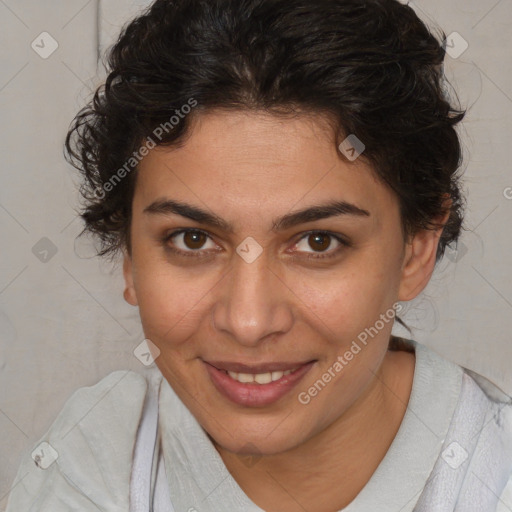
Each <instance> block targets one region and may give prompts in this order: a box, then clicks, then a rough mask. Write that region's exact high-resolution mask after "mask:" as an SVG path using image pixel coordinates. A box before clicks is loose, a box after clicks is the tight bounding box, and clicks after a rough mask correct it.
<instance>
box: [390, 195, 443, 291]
mask: <svg viewBox="0 0 512 512" xmlns="http://www.w3.org/2000/svg"><path fill="white" fill-rule="evenodd" d="M447 201H449V202H448V205H447V206H448V210H447V211H446V213H445V214H444V215H443V216H442V217H440V218H439V219H436V222H438V223H439V226H440V227H439V228H437V229H435V230H434V229H430V230H421V231H418V232H417V233H416V234H415V235H414V237H413V238H412V240H410V241H409V242H407V244H406V247H405V257H404V261H403V265H402V277H401V280H400V287H399V291H398V300H399V301H408V300H412V299H414V298H415V297H417V296H418V295H419V294H420V293H421V291H422V290H423V289H424V288H425V287H426V286H427V284H428V282H429V281H430V278H431V277H432V273H433V272H434V267H435V264H436V254H437V247H438V245H439V239H440V238H441V234H442V232H443V229H444V226H445V224H446V222H447V221H448V218H449V216H450V209H449V207H450V205H451V200H447Z"/></svg>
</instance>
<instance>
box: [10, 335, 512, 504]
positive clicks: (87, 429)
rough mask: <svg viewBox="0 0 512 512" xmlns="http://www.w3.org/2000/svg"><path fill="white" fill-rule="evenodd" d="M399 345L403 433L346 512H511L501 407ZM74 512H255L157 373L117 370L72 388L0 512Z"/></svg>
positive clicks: (505, 415) (424, 353)
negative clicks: (407, 364)
mask: <svg viewBox="0 0 512 512" xmlns="http://www.w3.org/2000/svg"><path fill="white" fill-rule="evenodd" d="M408 344H409V345H410V346H411V348H414V350H415V353H416V366H415V373H414V381H413V386H412V391H411V397H410V399H409V403H408V407H407V410H406V413H405V416H404V418H403V421H402V424H401V426H400V428H399V431H398V433H397V435H396V437H395V439H394V440H393V443H392V444H391V446H390V448H389V450H388V452H387V454H386V456H385V457H384V459H383V460H382V461H381V463H380V465H379V466H378V468H377V470H376V471H375V472H374V474H373V475H372V477H371V478H370V480H369V481H368V483H367V484H366V486H365V487H364V488H363V489H362V491H361V492H360V493H359V494H358V496H357V497H356V498H355V499H354V500H353V501H352V503H350V505H348V506H347V507H345V508H344V509H343V512H369V511H372V512H373V511H377V510H378V511H379V512H427V511H428V512H431V511H435V512H444V511H452V512H453V511H455V512H459V511H460V512H507V511H508V512H510V511H511V510H512V402H511V400H510V398H509V397H507V396H506V395H505V394H504V393H502V392H501V391H500V390H499V389H498V388H496V387H495V386H494V385H493V384H491V383H490V382H489V381H488V380H486V379H484V378H483V377H480V376H478V375H476V374H474V373H473V372H470V371H469V370H465V369H463V368H461V367H459V366H457V365H456V364H454V363H451V362H449V361H447V360H445V359H444V358H442V357H440V356H439V355H438V354H436V353H435V352H433V351H432V350H430V349H429V348H427V347H426V346H424V345H421V344H419V343H416V342H414V341H408ZM139 426H140V428H139ZM143 426H145V428H143ZM43 441H46V442H48V443H49V444H50V445H51V446H52V447H53V448H54V450H55V451H56V452H57V453H58V457H57V458H56V460H55V462H53V463H52V464H51V465H50V466H49V467H48V468H47V469H41V468H40V467H38V466H37V465H36V464H35V462H34V460H33V458H32V456H31V453H32V451H33V450H34V449H35V448H36V447H37V446H38V445H39V444H40V443H41V442H43ZM49 460H51V458H50V459H49ZM43 461H44V457H43ZM255 463H257V461H255ZM43 465H44V464H43ZM132 466H133V467H132ZM132 470H133V471H132ZM130 490H131V498H132V500H131V501H132V503H131V507H130ZM150 503H153V507H154V508H151V506H150ZM71 510H80V511H85V512H88V511H91V512H92V511H95V512H97V511H98V510H100V511H103V512H117V511H119V512H120V511H125V512H129V511H130V512H139V511H148V510H154V512H228V511H229V512H231V511H234V512H236V511H240V512H264V511H263V510H262V509H261V508H259V507H258V506H257V505H255V504H254V503H253V502H252V501H251V500H250V499H249V497H248V496H247V495H246V494H245V493H244V492H243V490H242V489H241V488H240V486H239V485H238V484H237V482H236V481H235V480H234V478H233V477H232V476H231V474H230V473H229V471H228V470H227V468H226V466H225V465H224V462H223V461H222V458H221V457H220V455H219V454H218V452H217V450H216V449H215V447H214V446H213V444H212V443H211V441H210V439H209V438H208V436H207V434H206V432H205V431H204V430H203V428H202V427H201V426H200V424H199V423H198V422H197V420H196V419H195V417H194V416H193V415H192V414H191V413H190V411H189V410H188V409H187V408H186V407H185V405H184V404H183V403H182V402H181V400H180V399H179V398H178V396H177V395H176V393H175V392H174V391H173V389H172V388H171V386H170V385H169V384H168V382H167V381H166V380H165V379H163V378H162V375H161V373H160V371H159V370H158V369H157V368H155V369H154V371H153V372H152V373H151V374H149V375H148V379H147V380H146V378H145V377H144V376H142V375H139V374H137V373H135V372H132V371H126V372H125V371H116V372H113V373H111V374H109V375H108V376H107V377H105V378H104V379H102V380H101V381H100V382H98V383H97V384H96V385H95V386H91V387H86V388H80V389H79V390H77V391H76V392H75V393H74V394H73V395H72V396H71V397H70V399H69V400H68V401H67V402H66V404H65V406H64V408H63V409H62V411H61V412H60V414H59V415H58V417H57V419H56V420H55V422H54V423H53V425H52V426H51V427H50V429H49V431H48V432H47V433H46V434H45V435H44V436H43V437H42V438H41V439H40V440H39V441H38V443H36V445H35V446H33V447H31V449H30V450H28V451H27V453H26V454H25V456H24V457H23V460H22V463H21V465H20V469H19V471H18V475H17V477H16V479H15V481H14V483H13V489H12V491H11V495H10V498H9V502H8V506H7V510H6V512H25V511H27V512H64V511H66V512H68V511H71Z"/></svg>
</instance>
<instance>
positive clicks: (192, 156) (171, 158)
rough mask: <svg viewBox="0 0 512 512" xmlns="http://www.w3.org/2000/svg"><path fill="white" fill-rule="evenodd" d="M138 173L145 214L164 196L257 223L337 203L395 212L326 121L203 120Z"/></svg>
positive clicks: (224, 114)
mask: <svg viewBox="0 0 512 512" xmlns="http://www.w3.org/2000/svg"><path fill="white" fill-rule="evenodd" d="M138 172H139V176H138V180H137V181H138V184H137V188H136V193H135V196H136V197H135V200H136V202H137V203H138V205H139V207H141V208H143V207H144V206H145V205H147V203H148V202H150V201H154V200H155V199H156V198H160V197H162V196H167V197H173V198H177V199H182V200H187V201H188V202H193V203H195V204H200V203H201V202H203V203H205V204H206V205H207V206H208V207H209V208H210V209H212V210H218V209H219V208H221V209H222V208H231V207H234V206H235V205H239V206H244V207H245V212H246V213H247V214H251V215H253V216H254V215H255V216H256V217H258V215H261V213H262V212H263V210H264V209H265V208H266V209H268V210H269V213H275V214H277V213H282V210H283V209H284V210H286V209H292V208H293V207H294V206H296V207H297V208H298V207H302V206H305V205H308V204H319V203H321V202H325V201H326V200H331V201H332V200H339V199H341V200H344V201H347V202H350V203H352V204H355V205H357V206H359V207H361V208H365V209H373V210H376V209H377V210H378V209H379V208H381V209H388V210H389V209H390V208H391V209H392V210H393V209H395V208H396V207H397V205H396V199H395V197H394V194H393V193H392V192H391V191H390V190H389V189H388V188H387V187H386V186H385V185H383V184H382V183H381V182H380V180H378V179H377V178H376V176H375V173H374V171H373V169H372V168H371V167H370V166H369V165H368V164H367V162H366V161H365V160H364V159H363V158H358V159H357V160H356V161H354V162H349V161H348V160H346V159H345V158H344V157H343V156H342V155H341V154H340V153H339V150H338V148H337V145H336V134H335V133H334V131H333V128H332V124H331V123H329V120H328V119H327V118H326V117H324V116H322V115H316V116H315V115H311V114H310V115H297V116H294V117H278V116H275V115H272V114H268V113H261V112H246V111H213V112H208V113H204V114H200V115H199V116H197V117H196V118H194V119H193V121H192V123H191V125H190V127H189V132H188V134H187V137H186V138H185V139H184V143H183V145H182V146H180V147H176V148H166V147H162V146H157V147H156V148H155V149H153V150H151V151H150V152H149V154H148V155H147V156H146V157H144V159H143V160H142V161H141V163H140V164H139V166H138ZM278 206H279V207H280V209H279V210H276V209H275V208H277V207H278ZM270 210H272V212H270ZM233 213H234V211H233Z"/></svg>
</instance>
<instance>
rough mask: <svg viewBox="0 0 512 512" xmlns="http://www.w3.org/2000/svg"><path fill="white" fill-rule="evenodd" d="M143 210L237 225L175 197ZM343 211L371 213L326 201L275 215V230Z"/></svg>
mask: <svg viewBox="0 0 512 512" xmlns="http://www.w3.org/2000/svg"><path fill="white" fill-rule="evenodd" d="M143 212H144V213H145V214H150V215H172V214H176V215H180V216H181V217H186V218H187V219H191V220H194V221H196V222H198V223H200V224H206V225H209V226H212V227H215V228H218V229H220V230H222V231H225V232H227V233H233V231H234V229H233V226H232V225H231V224H230V223H228V222H227V221H225V220H224V219H223V218H222V217H219V216H218V215H215V214H214V213H209V212H207V211H206V210H203V209H202V208H199V207H197V206H193V205H190V204H187V203H183V202H180V201H174V200H172V199H157V200H156V201H154V202H153V203H151V204H150V205H149V206H147V207H146V208H144V210H143ZM341 215H350V216H356V217H370V216H371V215H370V212H369V211H367V210H364V209H362V208H359V207H357V206H355V205H354V204H351V203H348V202H346V201H332V202H330V203H326V204H323V205H315V206H310V207H308V208H305V209H303V210H299V211H296V212H292V213H288V214H286V215H284V216H283V217H280V218H278V219H274V220H273V222H272V231H284V230H286V229H289V228H292V227H294V226H298V225H300V224H304V223H306V222H313V221H316V220H321V219H326V218H329V217H339V216H341Z"/></svg>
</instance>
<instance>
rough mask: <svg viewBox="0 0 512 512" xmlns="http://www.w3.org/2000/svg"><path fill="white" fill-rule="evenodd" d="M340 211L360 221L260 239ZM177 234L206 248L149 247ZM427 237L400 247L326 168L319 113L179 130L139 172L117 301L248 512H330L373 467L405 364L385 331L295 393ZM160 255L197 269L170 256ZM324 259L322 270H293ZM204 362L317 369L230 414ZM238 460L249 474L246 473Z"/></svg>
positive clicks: (411, 272) (365, 180)
mask: <svg viewBox="0 0 512 512" xmlns="http://www.w3.org/2000/svg"><path fill="white" fill-rule="evenodd" d="M157 199H172V200H175V201H180V202H183V203H188V204H191V205H194V206H196V207H199V208H202V209H204V210H206V211H208V212H209V213H214V214H215V215H217V216H219V217H221V218H222V219H224V220H225V221H226V222H228V223H230V224H232V227H233V230H232V232H228V231H224V230H223V229H220V228H218V227H212V226H209V225H205V224H203V223H202V222H198V221H195V220H191V219H188V218H185V217H183V216H180V215H177V214H170V213H169V214H166V215H164V214H149V213H145V212H144V209H145V208H146V207H147V206H149V205H150V204H151V203H153V202H154V201H155V200H157ZM340 199H343V200H345V201H347V202H349V203H352V204H354V205H356V206H357V207H359V208H362V209H365V210H367V211H368V212H369V214H370V215H369V216H356V215H339V216H331V217H329V218H324V219H320V220H314V221H310V222H305V223H302V224H300V225H297V226H294V227H290V228H289V229H286V230H284V231H279V232H276V231H273V230H272V225H273V220H274V219H277V218H279V217H281V216H284V215H286V214H288V213H290V212H295V211H298V210H301V209H304V208H307V207H310V206H313V205H322V204H326V203H329V202H330V201H333V200H340ZM439 220H440V221H441V222H445V221H446V217H445V218H443V219H439ZM180 228H189V229H201V230H203V231H205V232H206V233H207V236H199V237H197V238H193V237H190V234H189V235H186V236H184V235H183V234H182V235H177V236H176V237H174V238H171V239H169V240H168V241H167V242H162V238H163V237H164V236H165V235H166V234H170V233H172V232H173V231H175V230H177V229H180ZM310 230H317V231H318V230H323V231H329V232H332V233H333V234H338V235H340V236H342V237H345V238H346V239H348V240H349V241H350V246H343V245H342V244H340V243H339V242H337V241H336V239H335V238H333V237H329V236H327V237H326V238H325V239H323V240H322V239H321V240H320V242H315V239H314V238H313V239H312V238H311V237H309V235H308V234H307V232H308V231H310ZM440 234H441V229H439V230H437V231H434V230H430V231H421V232H418V233H417V234H416V235H415V236H414V238H412V239H411V240H404V236H403V233H402V230H401V224H400V216H399V205H398V202H397V199H396V197H395V196H394V194H393V193H392V192H391V191H390V190H389V189H388V188H387V187H386V186H385V185H383V184H382V183H381V182H380V181H378V180H377V179H376V177H375V175H374V173H373V171H372V169H371V167H370V166H369V165H368V163H367V162H365V160H364V158H363V157H360V158H358V159H357V160H356V161H355V162H349V161H348V160H347V159H345V158H344V157H343V156H341V155H340V153H339V152H338V151H337V146H336V144H335V142H334V138H333V134H332V129H330V128H329V124H328V123H327V121H326V118H324V117H321V116H319V115H307V116H306V115H300V116H296V117H293V118H280V117H276V116H273V115H270V114H265V113H261V112H250V113H249V112H242V111H231V112H229V111H210V112H208V113H203V114H201V115H200V116H197V117H196V118H194V120H193V123H192V124H191V131H190V136H189V137H188V138H187V139H186V141H185V143H184V145H183V146H182V147H181V148H172V149H170V148H162V147H157V148H155V149H154V150H152V151H150V153H149V154H148V155H147V156H146V157H145V158H144V160H143V161H142V162H141V163H140V165H139V170H138V177H137V185H136V188H135V193H134V199H133V216H132V224H131V254H129V253H128V252H126V253H125V258H124V265H123V271H124V277H125V282H126V289H125V292H124V297H125V299H126V300H127V302H129V303H130V304H132V305H137V306H138V307H139V311H140V316H141V321H142V324H143V329H144V333H145V335H146V337H147V338H149V339H150V340H151V341H152V342H153V343H154V344H155V345H156V346H157V347H158V349H159V350H160V355H159V357H158V358H157V359H156V361H155V362H156V364H157V365H158V367H159V369H160V370H161V372H162V374H163V376H164V377H165V378H166V379H167V380H168V382H169V384H170V385H171V386H172V387H173V389H174V390H175V391H176V393H177V394H178V396H179V397H180V399H181V400H182V401H183V403H184V404H185V405H186V406H187V407H188V408H189V410H190V411H191V412H192V414H193V415H194V416H195V417H196V418H197V420H198V422H199V423H200V424H201V425H202V427H203V428H204V429H205V430H206V432H207V433H208V435H209V436H210V439H211V440H212V442H213V443H214V445H215V447H216V449H217V451H218V452H219V454H220V456H221V457H222V459H223V461H224V463H225V464H226V466H227V468H228V469H229V471H230V472H231V474H232V475H233V477H234V478H235V480H236V481H237V482H238V483H239V485H240V487H241V488H242V489H243V490H244V492H245V493H246V494H247V495H248V496H249V497H250V498H251V499H252V500H253V501H254V502H255V503H256V504H257V505H259V506H260V507H261V508H263V509H264V510H267V511H269V512H274V511H275V512H277V511H279V512H282V511H283V510H285V511H287V512H288V511H290V512H295V511H301V512H303V511H304V510H315V511H317V512H323V511H324V512H332V511H333V510H339V509H341V508H343V507H345V506H346V505H348V504H349V503H350V502H351V501H352V500H353V499H354V498H355V497H356V495H357V494H358V493H359V491H360V490H361V489H362V488H363V487H364V485H365V484H366V483H367V482H368V480H369V479H370V477H371V475H372V474H373V472H374V471H375V469H376V468H377V466H378V464H379V463H380V461H381V460H382V458H383V457H384V455H385V454H386V452H387V450H388V448H389V446H390V444H391V442H392V441H393V439H394V437H395V435H396V433H397V431H398V428H399V426H400V423H401V421H402V419H403V415H404V413H405V410H406V406H407V402H408V400H409V396H410V392H411V387H412V380H413V375H414V364H415V359H414V354H411V353H408V352H402V351H389V350H388V342H389V339H390V335H391V328H392V322H388V323H386V324H385V327H384V328H383V329H382V330H381V331H379V333H378V335H376V336H375V337H373V338H372V339H371V341H370V342H369V343H368V344H367V345H366V346H365V347H364V348H363V350H361V352H360V353H358V354H357V355H356V356H354V358H353V359H352V360H351V361H350V362H349V364H347V365H346V366H345V367H344V368H343V370H342V371H341V372H339V373H338V374H337V376H336V377H335V378H333V379H332V380H331V382H329V383H328V384H327V385H326V386H325V388H324V389H322V391H321V392H320V393H318V394H317V396H315V397H314V398H312V399H311V401H310V402H309V403H308V404H307V405H305V404H302V403H300V402H299V400H298V399H297V395H298V393H299V392H301V391H307V389H308V388H309V387H310V386H312V385H313V383H314V382H315V381H317V380H318V379H319V378H321V376H322V374H323V373H325V372H326V371H327V369H328V368H329V367H332V365H333V363H334V362H335V361H336V360H337V357H338V356H339V355H343V354H344V353H345V352H346V351H347V350H348V348H349V347H350V345H351V343H352V341H353V340H355V339H357V336H358V334H359V333H361V332H362V331H364V330H365V328H368V327H370V326H373V325H374V324H375V322H376V321H377V320H378V319H379V318H380V315H381V314H382V313H385V312H386V311H388V310H389V309H390V308H392V306H393V304H395V303H396V302H397V301H408V300H411V299H413V298H414V297H415V296H417V295H418V294H419V293H420V292H421V291H422V290H423V289H424V287H425V286H426V284H427V283H428V281H429V279H430V276H431V274H432V271H433V269H434V265H435V255H436V249H437V245H438V241H439V236H440ZM249 236H250V237H252V238H254V239H255V240H256V241H257V242H258V244H259V245H260V246H261V247H262V249H263V252H262V253H261V255H260V256H259V257H258V258H257V259H256V260H255V261H253V262H252V263H247V262H246V261H245V260H244V259H242V258H241V257H240V256H239V255H238V253H237V252H236V248H237V247H238V246H239V245H240V244H241V243H242V242H243V241H244V240H245V239H246V237H249ZM322 244H324V245H322ZM166 247H167V249H166ZM169 247H175V248H177V249H181V250H182V251H187V252H188V253H189V254H191V253H194V254H197V252H198V251H199V252H202V254H203V256H205V257H204V258H201V257H194V256H180V255H176V254H173V253H172V252H170V250H169V249H168V248H169ZM336 251H338V252H337V255H335V256H334V257H332V258H324V259H314V258H310V259H308V256H311V255H317V256H318V255H322V254H327V255H328V254H334V253H336ZM215 359H217V360H219V359H220V360H229V361H239V362H244V363H247V364H256V363H258V362H269V361H286V362H289V361H294V362H297V361H309V360H312V359H315V360H317V361H316V363H315V365H314V366H313V368H312V369H311V370H310V371H309V372H308V374H306V375H305V377H304V378H303V379H302V381H301V382H300V383H299V384H298V386H297V387H296V388H294V390H292V391H291V392H290V393H288V394H287V395H285V396H284V397H282V398H281V399H279V400H278V401H277V402H275V403H273V404H271V405H269V406H264V407H245V406H241V405H236V404H234V403H232V402H231V401H229V400H228V399H227V398H225V397H224V396H223V395H221V394H220V393H219V392H218V391H217V390H216V388H215V387H214V386H213V384H212V382H211V381H210V378H209V375H208V373H207V372H206V370H205V365H204V363H203V362H202V361H203V360H215ZM248 455H254V456H255V457H256V458H255V459H253V462H254V461H255V463H252V464H248V463H247V460H248V459H247V456H248ZM340 475H343V478H340Z"/></svg>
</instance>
